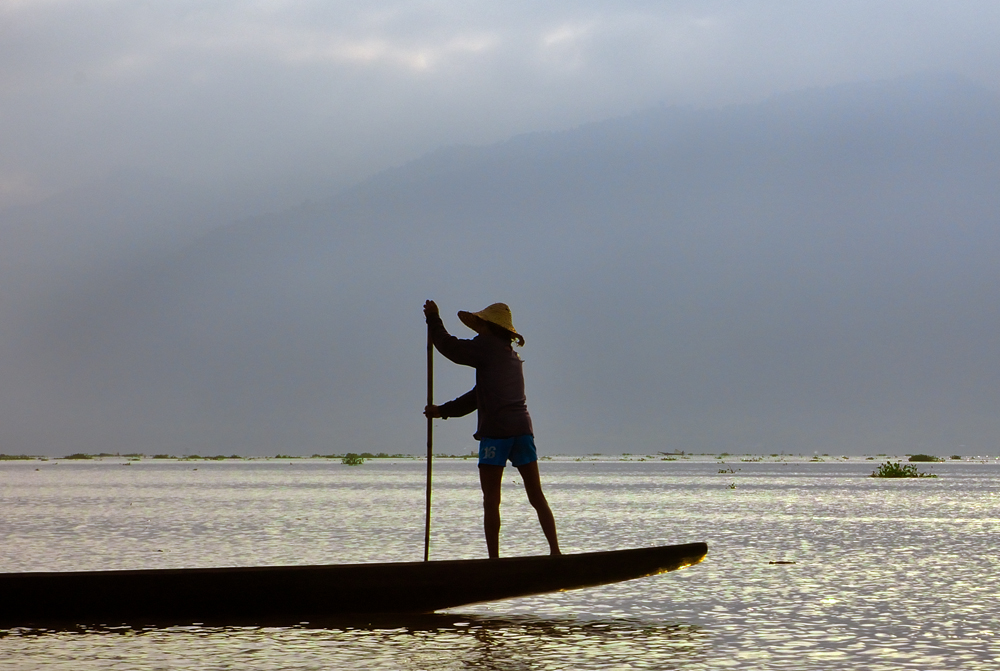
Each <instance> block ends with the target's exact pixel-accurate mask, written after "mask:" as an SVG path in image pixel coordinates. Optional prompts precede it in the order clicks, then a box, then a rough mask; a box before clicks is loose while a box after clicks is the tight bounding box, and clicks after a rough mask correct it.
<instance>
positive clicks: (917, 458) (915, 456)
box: [907, 454, 944, 461]
mask: <svg viewBox="0 0 1000 671" xmlns="http://www.w3.org/2000/svg"><path fill="white" fill-rule="evenodd" d="M907 461H944V459H942V458H941V457H935V456H933V455H930V454H911V455H910V458H909V459H907Z"/></svg>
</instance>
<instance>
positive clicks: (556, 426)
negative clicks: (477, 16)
mask: <svg viewBox="0 0 1000 671" xmlns="http://www.w3.org/2000/svg"><path fill="white" fill-rule="evenodd" d="M997 184H1000V101H998V100H997V99H996V97H995V96H993V95H992V94H990V93H988V92H985V91H983V90H980V89H977V88H975V87H974V86H972V85H970V84H968V83H966V82H964V81H961V80H954V79H948V78H938V79H921V80H906V81H893V82H882V83H878V84H864V85H860V84H859V85H851V86H841V87H834V88H830V89H823V90H815V91H806V92H802V93H799V94H793V95H783V96H779V97H776V98H773V99H771V100H769V101H767V102H766V103H763V104H759V105H753V106H735V107H729V108H723V109H715V110H699V109H684V108H669V107H664V108H657V109H651V110H646V111H643V112H639V113H636V114H634V115H632V116H629V117H626V118H620V119H612V120H609V121H605V122H601V123H595V124H589V125H586V126H582V127H580V128H576V129H574V130H570V131H566V132H560V133H540V134H530V135H525V136H520V137H516V138H513V139H511V140H509V141H507V142H503V143H500V144H497V145H492V146H487V147H451V148H446V149H441V150H439V151H437V152H434V153H432V154H430V155H427V156H425V157H423V158H421V159H419V160H416V161H413V162H411V163H409V164H406V165H403V166H400V167H397V168H394V169H391V170H387V171H385V172H383V173H381V174H379V175H377V176H375V177H373V178H372V179H369V180H367V181H365V182H364V183H361V184H359V185H357V186H356V187H354V188H352V189H348V190H346V191H344V192H342V193H340V194H338V195H337V196H335V197H333V198H331V199H329V200H327V201H325V202H321V203H314V204H308V205H303V206H301V207H299V208H296V209H292V210H287V211H283V212H281V213H280V214H277V215H268V216H264V217H258V218H256V219H252V220H245V221H242V222H240V223H236V224H232V225H229V226H226V227H224V228H221V229H218V230H216V231H214V232H212V233H210V234H208V235H206V236H204V237H202V238H200V239H198V240H197V241H196V242H195V243H194V244H191V245H190V246H187V247H185V248H184V249H182V250H179V251H177V252H175V253H172V254H169V255H166V256H162V257H158V258H155V259H152V258H150V259H145V257H143V259H144V260H142V261H141V262H139V261H136V262H135V263H132V264H125V265H123V266H121V268H120V269H119V270H118V271H116V272H113V273H109V272H94V273H77V274H75V275H74V276H73V280H72V282H68V281H67V282H63V283H61V284H59V283H57V284H59V286H57V287H56V288H55V289H52V290H49V291H47V292H46V293H45V294H44V295H36V296H35V297H33V298H32V300H31V301H30V302H25V301H22V302H21V303H20V307H19V308H18V311H17V312H16V313H12V314H8V315H6V317H5V321H7V326H6V327H5V329H4V334H5V336H4V345H3V348H2V351H0V355H2V364H0V366H2V367H0V370H3V372H4V376H5V379H6V381H7V382H6V384H5V385H4V389H3V391H2V393H0V408H2V415H0V416H2V417H3V421H2V423H0V451H5V452H8V453H10V452H29V453H32V452H33V453H54V454H62V453H66V452H71V451H97V450H101V451H140V452H143V451H144V452H153V451H174V452H183V451H190V452H197V453H201V454H205V453H212V454H217V453H227V454H228V453H232V452H238V453H258V454H273V453H275V452H282V453H302V454H311V453H313V452H320V453H330V452H343V451H348V450H353V451H361V450H366V451H372V452H376V451H387V452H414V453H417V452H420V451H421V449H422V444H423V433H422V426H423V419H422V417H421V415H420V414H419V413H420V409H421V408H422V406H423V395H424V390H423V385H424V382H423V375H424V369H423V366H424V358H423V348H424V346H425V340H424V338H425V336H424V327H423V321H422V315H421V310H420V308H421V304H422V302H423V300H424V299H426V298H434V299H435V300H437V301H438V303H439V304H440V305H441V307H442V312H443V314H444V316H445V322H446V324H447V325H448V326H449V328H451V329H452V330H453V332H455V333H456V334H459V335H462V334H465V335H466V336H468V337H471V332H469V331H467V330H465V329H464V327H462V326H461V325H460V323H459V322H458V320H457V319H455V318H454V313H455V311H456V310H459V309H467V310H478V309H480V308H482V307H484V306H485V305H487V304H488V303H491V302H494V301H505V302H507V303H509V304H510V305H511V307H512V309H513V313H514V321H515V324H516V325H517V327H518V329H519V330H520V331H522V332H523V333H524V335H525V336H526V338H527V345H526V347H525V348H524V349H523V351H522V353H521V354H522V357H523V358H524V359H525V361H526V378H527V385H528V404H529V408H530V409H531V412H532V416H533V419H534V420H535V427H536V431H537V433H538V435H537V440H538V444H539V447H540V449H541V450H543V452H549V453H567V452H580V453H585V452H605V453H611V452H622V451H625V452H645V451H657V450H674V449H680V450H687V451H696V452H701V451H712V452H721V451H728V452H746V451H753V452H758V453H759V452H779V451H789V452H796V453H798V452H811V451H814V450H815V451H821V452H847V453H852V452H854V453H857V452H863V451H871V452H874V451H879V452H886V451H898V452H904V451H905V452H936V453H939V454H944V453H949V454H951V453H966V454H982V453H992V452H995V451H996V447H997V445H998V436H1000V419H998V418H997V413H996V411H995V408H996V401H997V389H998V382H1000V349H998V347H997V345H996V334H997V333H998V332H1000V311H998V309H997V305H998V304H1000V273H998V271H997V269H996V268H997V263H996V260H997V259H998V258H1000V231H998V225H1000V195H998V189H997V186H996V185H997ZM154 200H155V199H153V200H150V202H154ZM437 365H438V374H437V377H438V399H439V400H440V401H444V400H448V399H450V398H453V397H454V396H457V395H458V394H460V393H463V392H464V391H466V390H468V388H470V387H471V385H472V380H473V375H472V372H471V370H468V369H461V368H458V367H456V366H453V365H451V364H447V363H446V362H444V361H443V360H442V359H441V357H438V364H437ZM473 426H474V425H473V421H472V419H470V418H465V419H452V420H449V421H447V422H440V428H439V429H438V445H439V446H440V449H441V450H443V451H445V452H458V451H463V452H464V451H467V450H469V449H471V448H472V447H473V446H474V444H473V443H472V442H471V438H470V434H471V433H472V430H473Z"/></svg>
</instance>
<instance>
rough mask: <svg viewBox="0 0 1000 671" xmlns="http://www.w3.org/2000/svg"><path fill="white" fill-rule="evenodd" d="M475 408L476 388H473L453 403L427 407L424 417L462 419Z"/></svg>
mask: <svg viewBox="0 0 1000 671" xmlns="http://www.w3.org/2000/svg"><path fill="white" fill-rule="evenodd" d="M476 407H477V403H476V388H475V387H473V388H472V390H471V391H468V392H466V393H464V394H462V395H461V396H459V397H458V398H456V399H455V400H454V401H448V402H447V403H442V404H441V405H428V406H427V407H425V408H424V416H425V417H429V418H431V419H448V418H449V417H464V416H465V415H468V414H469V413H471V412H472V411H473V410H475V409H476Z"/></svg>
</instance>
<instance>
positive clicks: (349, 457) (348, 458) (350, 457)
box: [340, 452, 365, 466]
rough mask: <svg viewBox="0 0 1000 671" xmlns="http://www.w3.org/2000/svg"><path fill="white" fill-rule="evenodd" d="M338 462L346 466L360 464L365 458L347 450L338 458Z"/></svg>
mask: <svg viewBox="0 0 1000 671" xmlns="http://www.w3.org/2000/svg"><path fill="white" fill-rule="evenodd" d="M340 463H342V464H345V465H347V466H360V465H361V464H363V463H365V458H364V457H363V456H361V455H360V454H354V453H353V452H348V453H347V454H345V455H344V456H343V457H341V458H340Z"/></svg>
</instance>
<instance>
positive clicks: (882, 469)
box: [871, 461, 937, 478]
mask: <svg viewBox="0 0 1000 671" xmlns="http://www.w3.org/2000/svg"><path fill="white" fill-rule="evenodd" d="M871 477H873V478H936V477H937V476H936V475H934V474H933V473H921V472H920V471H918V470H917V467H916V466H914V465H912V464H901V463H899V462H898V461H896V462H892V461H887V462H885V463H884V464H881V465H880V466H879V467H878V469H876V470H875V471H872V474H871Z"/></svg>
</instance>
